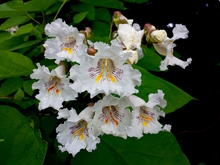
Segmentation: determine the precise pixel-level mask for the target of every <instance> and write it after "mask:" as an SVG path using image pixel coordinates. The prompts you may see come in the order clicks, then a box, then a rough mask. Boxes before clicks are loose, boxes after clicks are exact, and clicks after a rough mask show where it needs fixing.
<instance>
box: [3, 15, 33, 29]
mask: <svg viewBox="0 0 220 165" xmlns="http://www.w3.org/2000/svg"><path fill="white" fill-rule="evenodd" d="M29 20H30V18H29V17H28V16H15V17H10V18H8V19H7V20H6V21H5V22H4V23H3V24H2V25H1V26H0V30H6V29H8V28H11V27H13V26H17V25H20V24H23V23H26V22H28V21H29Z"/></svg>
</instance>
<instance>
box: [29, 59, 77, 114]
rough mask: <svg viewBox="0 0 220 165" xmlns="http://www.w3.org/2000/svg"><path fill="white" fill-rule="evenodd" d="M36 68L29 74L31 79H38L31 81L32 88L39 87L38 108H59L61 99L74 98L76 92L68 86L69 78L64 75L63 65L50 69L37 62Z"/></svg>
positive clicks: (68, 99)
mask: <svg viewBox="0 0 220 165" xmlns="http://www.w3.org/2000/svg"><path fill="white" fill-rule="evenodd" d="M37 66H38V69H34V73H32V74H31V75H30V77H31V78H32V79H39V81H38V82H35V83H33V85H32V89H39V94H38V95H36V98H37V99H38V100H40V103H39V107H38V108H39V110H42V109H45V108H47V107H53V108H54V109H57V110H58V109H60V108H61V107H62V102H63V101H70V100H75V98H76V97H77V92H76V91H74V90H73V89H71V88H70V87H69V79H68V78H66V75H65V67H64V66H63V65H60V66H58V67H57V68H56V69H54V70H52V71H51V73H50V71H49V69H48V68H47V67H45V66H40V64H39V63H37Z"/></svg>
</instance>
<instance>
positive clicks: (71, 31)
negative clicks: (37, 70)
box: [44, 19, 87, 64]
mask: <svg viewBox="0 0 220 165" xmlns="http://www.w3.org/2000/svg"><path fill="white" fill-rule="evenodd" d="M45 33H46V34H47V35H48V36H49V37H55V38H51V39H47V40H46V42H45V44H44V47H45V48H46V50H45V57H46V58H48V59H56V61H55V62H56V63H57V64H58V63H59V62H60V61H61V60H65V59H67V61H72V62H74V61H76V62H78V63H79V62H80V58H79V56H81V55H82V54H83V53H85V51H86V49H87V46H86V45H84V44H83V40H84V35H80V34H79V32H78V29H77V28H75V27H72V26H68V25H67V24H66V23H65V22H62V19H57V20H55V22H52V23H51V24H47V25H46V27H45Z"/></svg>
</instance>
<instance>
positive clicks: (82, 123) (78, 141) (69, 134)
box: [56, 107, 100, 156]
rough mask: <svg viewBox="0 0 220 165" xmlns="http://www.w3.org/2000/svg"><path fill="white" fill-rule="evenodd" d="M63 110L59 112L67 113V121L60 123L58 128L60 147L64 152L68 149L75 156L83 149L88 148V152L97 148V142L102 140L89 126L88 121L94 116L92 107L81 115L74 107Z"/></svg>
mask: <svg viewBox="0 0 220 165" xmlns="http://www.w3.org/2000/svg"><path fill="white" fill-rule="evenodd" d="M62 111H63V110H60V111H59V113H65V116H66V117H65V118H67V121H65V122H64V123H63V124H60V125H59V126H58V127H57V129H56V132H57V133H58V134H57V140H58V142H59V143H61V144H62V146H59V149H60V150H61V151H62V152H64V151H68V152H69V153H70V154H72V155H73V156H75V155H76V154H77V153H78V152H79V151H80V150H81V149H85V148H86V150H87V151H88V152H92V150H95V149H96V144H97V143H99V142H100V139H99V138H98V137H95V136H93V135H92V134H91V133H90V131H89V129H88V127H87V125H88V122H89V121H90V120H91V119H92V117H93V112H92V111H91V107H87V108H85V109H84V110H83V111H82V112H81V113H80V114H79V115H77V113H76V111H75V110H74V109H71V110H70V111H69V110H67V109H65V110H64V112H62ZM68 113H69V114H68Z"/></svg>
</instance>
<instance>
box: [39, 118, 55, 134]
mask: <svg viewBox="0 0 220 165" xmlns="http://www.w3.org/2000/svg"><path fill="white" fill-rule="evenodd" d="M41 124H42V126H43V128H44V129H45V131H46V133H47V134H48V135H49V134H50V133H51V132H52V131H54V130H55V128H56V127H57V118H56V116H55V115H54V116H42V117H41Z"/></svg>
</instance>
